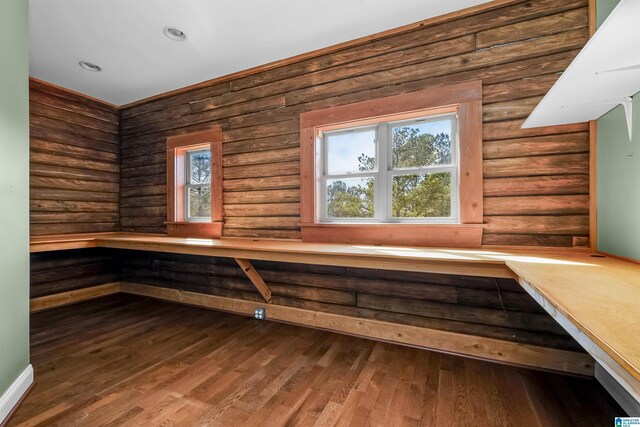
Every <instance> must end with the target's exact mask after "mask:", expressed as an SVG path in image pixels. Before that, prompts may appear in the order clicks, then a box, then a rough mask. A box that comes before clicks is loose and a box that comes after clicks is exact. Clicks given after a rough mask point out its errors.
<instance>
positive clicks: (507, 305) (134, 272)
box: [122, 252, 581, 352]
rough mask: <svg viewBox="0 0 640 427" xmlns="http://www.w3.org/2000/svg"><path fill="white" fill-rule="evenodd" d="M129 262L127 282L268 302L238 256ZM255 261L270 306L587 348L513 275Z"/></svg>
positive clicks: (141, 256)
mask: <svg viewBox="0 0 640 427" xmlns="http://www.w3.org/2000/svg"><path fill="white" fill-rule="evenodd" d="M122 265H123V270H122V279H123V280H124V281H125V282H132V283H141V284H145V285H153V286H159V287H164V288H171V289H179V290H185V291H190V292H196V293H200V294H205V295H215V296H220V297H226V298H234V299H238V300H240V301H250V302H257V303H260V302H264V300H263V298H262V296H261V295H260V293H258V291H257V290H256V288H255V287H254V284H252V282H251V281H250V280H249V278H247V277H246V275H245V274H244V273H243V271H242V269H239V268H238V266H237V265H235V263H234V261H233V260H231V259H225V258H211V257H201V256H192V255H176V254H162V253H152V252H128V253H127V256H126V257H123V259H122ZM252 265H253V266H254V267H255V269H256V271H257V273H258V274H259V276H260V277H261V278H262V280H264V283H266V286H267V287H268V288H269V289H270V295H269V296H270V298H269V301H270V302H271V303H272V304H271V305H274V304H275V305H281V306H286V307H296V308H302V309H307V310H314V311H318V312H323V313H332V314H337V315H344V316H350V318H358V319H373V320H379V321H385V322H390V323H393V324H400V325H412V326H419V327H425V328H430V329H437V330H443V331H448V332H455V333H464V334H469V335H476V336H483V337H488V338H495V339H501V340H506V341H511V342H517V343H523V344H532V345H537V346H541V347H547V348H557V349H563V350H570V351H578V352H580V351H581V349H580V347H579V346H577V345H576V344H575V342H574V341H573V340H572V339H569V337H568V336H567V334H566V333H565V332H564V331H563V330H562V329H561V328H560V327H558V325H557V324H555V322H554V321H553V320H552V319H551V318H550V317H549V316H548V315H546V314H545V313H543V312H542V310H541V309H540V307H539V306H538V305H537V304H536V303H535V301H533V300H532V299H531V298H530V297H529V296H528V295H527V294H526V293H525V292H524V291H523V290H522V289H521V288H519V286H518V285H517V283H516V282H515V281H513V280H506V279H499V280H498V279H493V278H486V277H484V278H483V277H474V276H467V277H463V276H457V275H445V274H429V273H410V272H399V271H396V272H393V273H392V272H384V271H382V270H374V269H362V268H350V267H329V266H315V265H299V264H291V263H282V262H267V261H253V262H252ZM390 273H392V274H390ZM302 322H303V323H304V321H302Z"/></svg>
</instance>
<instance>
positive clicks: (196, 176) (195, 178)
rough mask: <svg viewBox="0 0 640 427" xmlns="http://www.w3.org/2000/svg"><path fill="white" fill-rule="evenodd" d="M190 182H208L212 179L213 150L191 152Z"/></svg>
mask: <svg viewBox="0 0 640 427" xmlns="http://www.w3.org/2000/svg"><path fill="white" fill-rule="evenodd" d="M189 156H190V165H191V170H190V174H191V175H190V179H191V182H190V184H208V183H209V182H210V181H211V152H210V151H196V152H194V153H190V154H189Z"/></svg>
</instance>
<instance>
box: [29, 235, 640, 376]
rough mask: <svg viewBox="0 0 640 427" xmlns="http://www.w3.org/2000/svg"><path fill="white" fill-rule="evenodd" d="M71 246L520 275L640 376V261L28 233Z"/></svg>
mask: <svg viewBox="0 0 640 427" xmlns="http://www.w3.org/2000/svg"><path fill="white" fill-rule="evenodd" d="M56 239H57V240H56ZM76 247H105V248H117V249H128V250H143V251H158V252H171V253H181V254H192V255H204V256H221V257H229V258H246V259H251V260H267V261H282V262H295V263H304V264H323V265H337V266H352V267H363V268H379V269H388V270H403V271H421V272H431V273H443V274H460V275H477V276H486V277H509V278H515V279H518V278H521V279H523V280H524V281H526V282H527V283H528V284H530V285H531V286H532V287H533V288H534V289H535V290H536V292H538V293H539V294H540V295H542V296H543V297H544V298H545V300H546V301H548V302H549V303H550V304H552V305H553V307H555V309H557V310H558V311H559V312H560V313H562V314H563V315H564V316H565V317H567V318H568V319H569V320H570V321H571V322H572V323H573V324H574V325H575V326H576V327H577V328H578V329H579V330H580V331H582V332H583V333H584V334H586V335H587V336H588V337H589V338H590V339H591V340H592V341H593V342H594V343H596V344H597V345H598V346H599V347H601V348H602V349H603V350H604V351H605V352H606V353H607V354H609V355H610V356H611V357H612V358H613V359H614V360H616V361H617V362H618V363H619V364H620V365H621V366H622V367H623V368H624V369H625V370H627V371H628V372H629V373H630V374H631V375H632V376H633V377H634V378H635V379H636V380H638V381H640V339H639V337H640V265H638V264H633V263H631V262H627V261H622V260H618V259H615V258H611V257H605V258H602V257H594V256H592V255H591V254H589V253H587V252H574V251H540V250H531V251H522V250H497V249H496V250H493V249H477V250H474V249H447V248H417V247H395V246H393V247H392V246H371V245H342V244H318V243H304V242H298V241H272V240H253V239H230V238H229V239H220V240H210V239H188V238H173V237H166V236H158V235H140V234H129V233H101V234H96V235H84V237H83V235H73V236H67V237H65V236H48V238H34V239H33V240H32V252H39V251H45V250H58V249H69V248H76Z"/></svg>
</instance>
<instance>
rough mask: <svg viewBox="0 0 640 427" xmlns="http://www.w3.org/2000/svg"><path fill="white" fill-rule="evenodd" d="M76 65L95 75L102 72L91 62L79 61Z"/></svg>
mask: <svg viewBox="0 0 640 427" xmlns="http://www.w3.org/2000/svg"><path fill="white" fill-rule="evenodd" d="M78 64H79V65H80V66H81V67H82V68H84V69H85V70H89V71H93V72H95V73H97V72H98V71H102V68H100V67H98V66H97V65H96V64H92V63H91V62H87V61H80V62H78Z"/></svg>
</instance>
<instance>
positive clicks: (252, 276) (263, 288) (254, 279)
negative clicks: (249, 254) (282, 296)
mask: <svg viewBox="0 0 640 427" xmlns="http://www.w3.org/2000/svg"><path fill="white" fill-rule="evenodd" d="M235 260H236V262H237V263H238V265H239V266H240V268H241V269H242V271H244V274H246V275H247V277H248V278H249V280H251V283H253V286H255V287H256V289H257V290H258V292H260V295H262V297H263V298H264V300H265V301H266V302H268V303H271V289H269V287H268V286H267V284H266V283H264V280H262V277H260V274H258V272H257V271H256V269H255V268H254V267H253V265H251V261H249V260H248V259H243V258H236V259H235Z"/></svg>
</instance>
